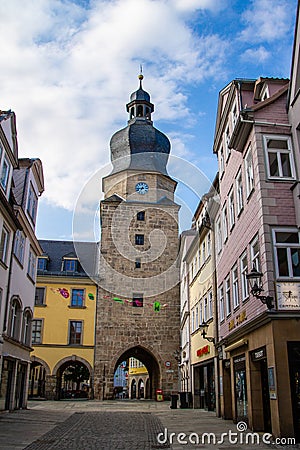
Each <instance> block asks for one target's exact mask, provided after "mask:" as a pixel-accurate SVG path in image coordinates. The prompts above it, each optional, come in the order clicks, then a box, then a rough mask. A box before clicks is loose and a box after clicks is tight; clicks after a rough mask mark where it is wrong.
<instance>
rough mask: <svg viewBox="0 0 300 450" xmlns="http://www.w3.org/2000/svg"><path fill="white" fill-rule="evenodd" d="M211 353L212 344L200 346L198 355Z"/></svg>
mask: <svg viewBox="0 0 300 450" xmlns="http://www.w3.org/2000/svg"><path fill="white" fill-rule="evenodd" d="M209 353H210V346H209V345H205V346H204V347H201V348H198V350H197V356H198V357H199V358H201V357H202V356H204V355H208V354H209Z"/></svg>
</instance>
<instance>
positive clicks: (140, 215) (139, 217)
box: [136, 211, 145, 221]
mask: <svg viewBox="0 0 300 450" xmlns="http://www.w3.org/2000/svg"><path fill="white" fill-rule="evenodd" d="M136 220H143V221H144V220H145V211H139V212H138V213H137V215H136Z"/></svg>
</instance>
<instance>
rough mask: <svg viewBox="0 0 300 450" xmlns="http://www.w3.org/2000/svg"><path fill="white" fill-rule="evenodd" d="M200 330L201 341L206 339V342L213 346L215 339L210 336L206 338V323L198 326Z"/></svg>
mask: <svg viewBox="0 0 300 450" xmlns="http://www.w3.org/2000/svg"><path fill="white" fill-rule="evenodd" d="M200 328H201V329H202V333H201V335H202V337H203V339H206V340H207V341H208V342H212V343H213V344H215V342H216V341H215V338H214V337H212V336H207V330H208V323H207V322H204V323H203V324H202V325H200Z"/></svg>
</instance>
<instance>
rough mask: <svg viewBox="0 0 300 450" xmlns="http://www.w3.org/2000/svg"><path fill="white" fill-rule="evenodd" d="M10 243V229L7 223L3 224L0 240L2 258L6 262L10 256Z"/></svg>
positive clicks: (0, 258)
mask: <svg viewBox="0 0 300 450" xmlns="http://www.w3.org/2000/svg"><path fill="white" fill-rule="evenodd" d="M8 244H9V231H8V229H7V228H6V226H5V225H3V228H2V233H1V242H0V260H1V261H2V262H3V263H4V264H6V263H7V256H8Z"/></svg>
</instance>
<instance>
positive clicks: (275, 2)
mask: <svg viewBox="0 0 300 450" xmlns="http://www.w3.org/2000/svg"><path fill="white" fill-rule="evenodd" d="M291 22H292V14H291V5H290V4H289V1H288V0H272V1H270V0H252V2H251V7H250V8H248V9H247V10H246V11H245V12H244V13H243V14H242V23H244V24H245V28H244V30H243V31H242V32H241V34H240V39H241V40H243V41H247V42H263V41H266V42H273V41H278V40H280V39H282V38H284V37H285V35H286V33H287V32H289V29H290V26H291Z"/></svg>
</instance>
